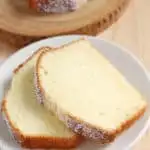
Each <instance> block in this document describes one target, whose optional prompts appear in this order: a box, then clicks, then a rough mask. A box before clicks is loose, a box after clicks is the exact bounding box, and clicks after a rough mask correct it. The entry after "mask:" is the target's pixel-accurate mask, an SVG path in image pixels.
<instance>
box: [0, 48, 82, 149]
mask: <svg viewBox="0 0 150 150" xmlns="http://www.w3.org/2000/svg"><path fill="white" fill-rule="evenodd" d="M50 49H51V48H49V47H44V48H41V49H39V50H38V51H36V52H35V53H34V54H33V55H32V56H30V57H29V58H28V59H27V60H26V61H25V62H24V63H22V64H20V65H19V66H18V67H17V68H16V69H15V70H14V73H17V72H18V71H19V70H20V69H21V68H22V67H23V66H24V65H25V64H26V63H27V62H28V61H29V60H31V59H32V57H34V56H35V55H36V54H37V53H39V52H41V51H47V50H50ZM6 104H7V100H6V99H4V100H3V101H2V107H1V110H2V113H3V114H4V116H5V118H6V119H5V120H7V121H6V123H7V124H8V126H9V127H10V128H11V132H12V133H13V135H14V137H15V139H16V141H17V142H18V143H19V144H20V145H21V146H22V147H24V148H36V149H37V148H38V149H39V148H45V149H47V148H74V147H76V146H78V145H79V144H80V143H81V142H82V141H83V138H82V137H81V136H79V135H76V134H74V135H73V136H72V137H68V138H61V137H59V138H58V137H47V136H39V137H38V136H29V135H28V136H26V135H24V134H23V133H22V132H21V131H20V130H19V129H18V128H17V127H15V125H14V124H13V123H12V121H11V119H10V118H9V114H8V112H7V107H6Z"/></svg>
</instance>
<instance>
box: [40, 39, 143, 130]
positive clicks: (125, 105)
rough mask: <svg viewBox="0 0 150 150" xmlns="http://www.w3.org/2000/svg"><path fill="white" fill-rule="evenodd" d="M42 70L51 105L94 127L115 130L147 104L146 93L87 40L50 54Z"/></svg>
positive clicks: (42, 80)
mask: <svg viewBox="0 0 150 150" xmlns="http://www.w3.org/2000/svg"><path fill="white" fill-rule="evenodd" d="M39 70H40V71H39V77H40V80H41V85H42V87H43V88H44V90H45V92H46V97H47V100H48V101H49V102H50V104H51V102H53V103H55V104H56V105H57V106H58V108H60V109H63V110H64V111H65V112H66V113H69V114H72V115H73V116H75V117H77V118H78V119H81V120H83V121H85V122H88V123H90V124H92V125H94V126H97V127H102V128H103V129H107V130H114V129H116V128H118V127H119V126H120V125H121V124H122V123H124V122H126V121H127V120H128V119H131V118H133V117H134V116H135V115H136V114H137V113H138V112H139V111H140V110H141V109H142V108H144V107H145V106H146V102H145V101H144V100H143V97H142V95H141V94H140V93H139V92H138V91H137V90H136V89H135V88H134V87H133V86H132V85H131V84H130V83H129V82H128V81H127V80H126V79H125V77H124V76H123V75H122V74H121V73H120V72H119V71H118V70H117V69H116V68H115V67H114V66H113V65H112V64H111V63H110V62H109V61H108V60H107V59H106V58H105V57H104V56H103V55H102V54H100V53H99V52H98V51H97V50H96V49H95V48H94V47H93V46H92V45H91V44H90V43H89V42H88V41H87V40H80V41H79V42H75V43H74V44H71V45H69V46H65V47H64V48H61V49H60V50H56V51H53V52H48V53H46V54H45V55H43V57H42V58H41V62H40V69H39Z"/></svg>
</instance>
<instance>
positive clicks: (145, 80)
mask: <svg viewBox="0 0 150 150" xmlns="http://www.w3.org/2000/svg"><path fill="white" fill-rule="evenodd" d="M78 38H80V36H61V37H55V38H50V39H45V40H42V41H39V42H36V43H34V44H31V45H29V46H27V47H25V48H23V49H21V50H20V51H18V52H17V53H15V54H14V55H13V56H11V57H10V58H8V59H7V60H6V61H5V62H4V63H3V64H2V66H1V67H0V99H2V98H3V96H4V91H5V89H6V86H7V84H8V82H9V81H10V80H11V77H12V71H13V70H14V68H15V67H16V66H17V65H18V64H20V63H22V62H23V61H24V60H25V59H26V58H27V57H29V56H30V55H31V54H32V53H33V52H35V51H36V50H37V49H38V48H40V47H41V46H51V47H58V46H60V45H62V44H65V43H68V42H70V41H72V40H75V39H78ZM87 38H88V39H89V40H90V41H91V42H92V44H93V45H94V46H95V47H96V48H97V49H98V50H99V51H100V52H101V53H103V54H104V55H105V56H106V57H107V58H108V59H109V60H110V61H111V62H112V63H113V64H114V65H115V66H116V67H117V68H118V69H119V70H120V71H121V72H122V73H123V74H124V75H125V76H126V78H127V79H128V80H129V81H130V82H131V83H132V84H133V85H134V86H136V87H137V88H138V89H139V90H140V91H141V92H142V93H143V95H144V96H145V97H146V98H147V99H148V100H147V101H148V103H149V104H150V92H149V91H150V80H149V76H148V72H147V71H146V69H145V68H144V67H143V65H142V64H141V63H140V62H139V61H138V60H137V58H135V57H134V56H133V55H132V54H131V53H129V52H127V50H125V49H123V48H121V47H119V46H117V45H115V44H113V43H110V42H107V41H104V40H100V39H98V38H95V37H87ZM149 109H150V108H148V110H147V112H146V113H145V115H144V116H143V117H142V118H141V119H140V120H139V121H137V123H136V124H134V126H133V127H131V128H130V129H129V130H127V131H125V132H124V133H123V134H122V135H121V136H119V137H118V138H117V139H116V140H115V142H114V143H112V144H110V145H108V146H106V147H100V146H99V145H95V144H92V143H86V144H83V145H82V146H81V148H78V149H77V150H125V149H130V148H131V147H132V146H133V145H134V144H135V143H136V142H137V140H138V139H139V138H140V137H141V136H142V135H143V134H144V133H145V132H146V130H147V129H148V125H149V123H150V119H149ZM1 144H4V145H7V147H3V148H2V147H0V149H1V150H7V149H10V150H12V149H13V150H16V149H20V148H19V147H18V145H16V143H15V142H14V141H13V140H12V139H11V136H10V134H9V133H8V129H7V128H6V126H5V124H4V122H3V120H2V117H1V116H0V146H1ZM4 145H3V146H4Z"/></svg>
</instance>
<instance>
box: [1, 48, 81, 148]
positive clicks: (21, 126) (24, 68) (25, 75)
mask: <svg viewBox="0 0 150 150" xmlns="http://www.w3.org/2000/svg"><path fill="white" fill-rule="evenodd" d="M47 50H50V48H42V49H40V50H39V51H38V52H36V53H34V54H33V55H32V56H31V57H30V58H29V59H27V60H26V61H25V62H24V63H23V64H21V65H19V66H18V67H17V68H16V69H15V71H14V75H13V78H12V83H11V86H10V88H9V90H8V92H7V94H6V96H5V97H4V100H3V102H2V103H3V104H2V112H3V115H4V119H5V120H6V123H7V125H8V127H9V128H10V129H11V132H12V134H13V136H14V137H15V139H16V141H17V142H19V143H20V144H21V146H22V147H25V148H35V149H41V148H43V149H44V148H73V147H76V146H77V145H78V144H80V143H81V141H82V138H81V137H79V136H78V135H76V134H75V133H73V132H72V131H70V130H69V129H67V128H66V127H65V125H64V124H63V123H62V122H60V121H59V120H58V119H57V118H56V117H55V116H54V115H53V114H52V113H50V112H48V111H47V110H46V109H45V108H44V107H43V106H41V105H40V104H39V103H37V100H36V96H35V92H34V82H33V68H34V64H35V62H36V60H37V58H38V56H39V55H40V53H41V52H42V51H47Z"/></svg>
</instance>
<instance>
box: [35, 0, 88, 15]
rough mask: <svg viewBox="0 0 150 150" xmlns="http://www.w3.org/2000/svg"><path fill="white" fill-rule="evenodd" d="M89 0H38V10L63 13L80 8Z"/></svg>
mask: <svg viewBox="0 0 150 150" xmlns="http://www.w3.org/2000/svg"><path fill="white" fill-rule="evenodd" d="M86 2H87V0H45V1H43V0H36V3H37V7H38V10H39V11H41V12H46V13H63V12H68V11H74V10H76V9H78V8H79V7H80V6H81V5H82V4H84V3H86Z"/></svg>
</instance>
